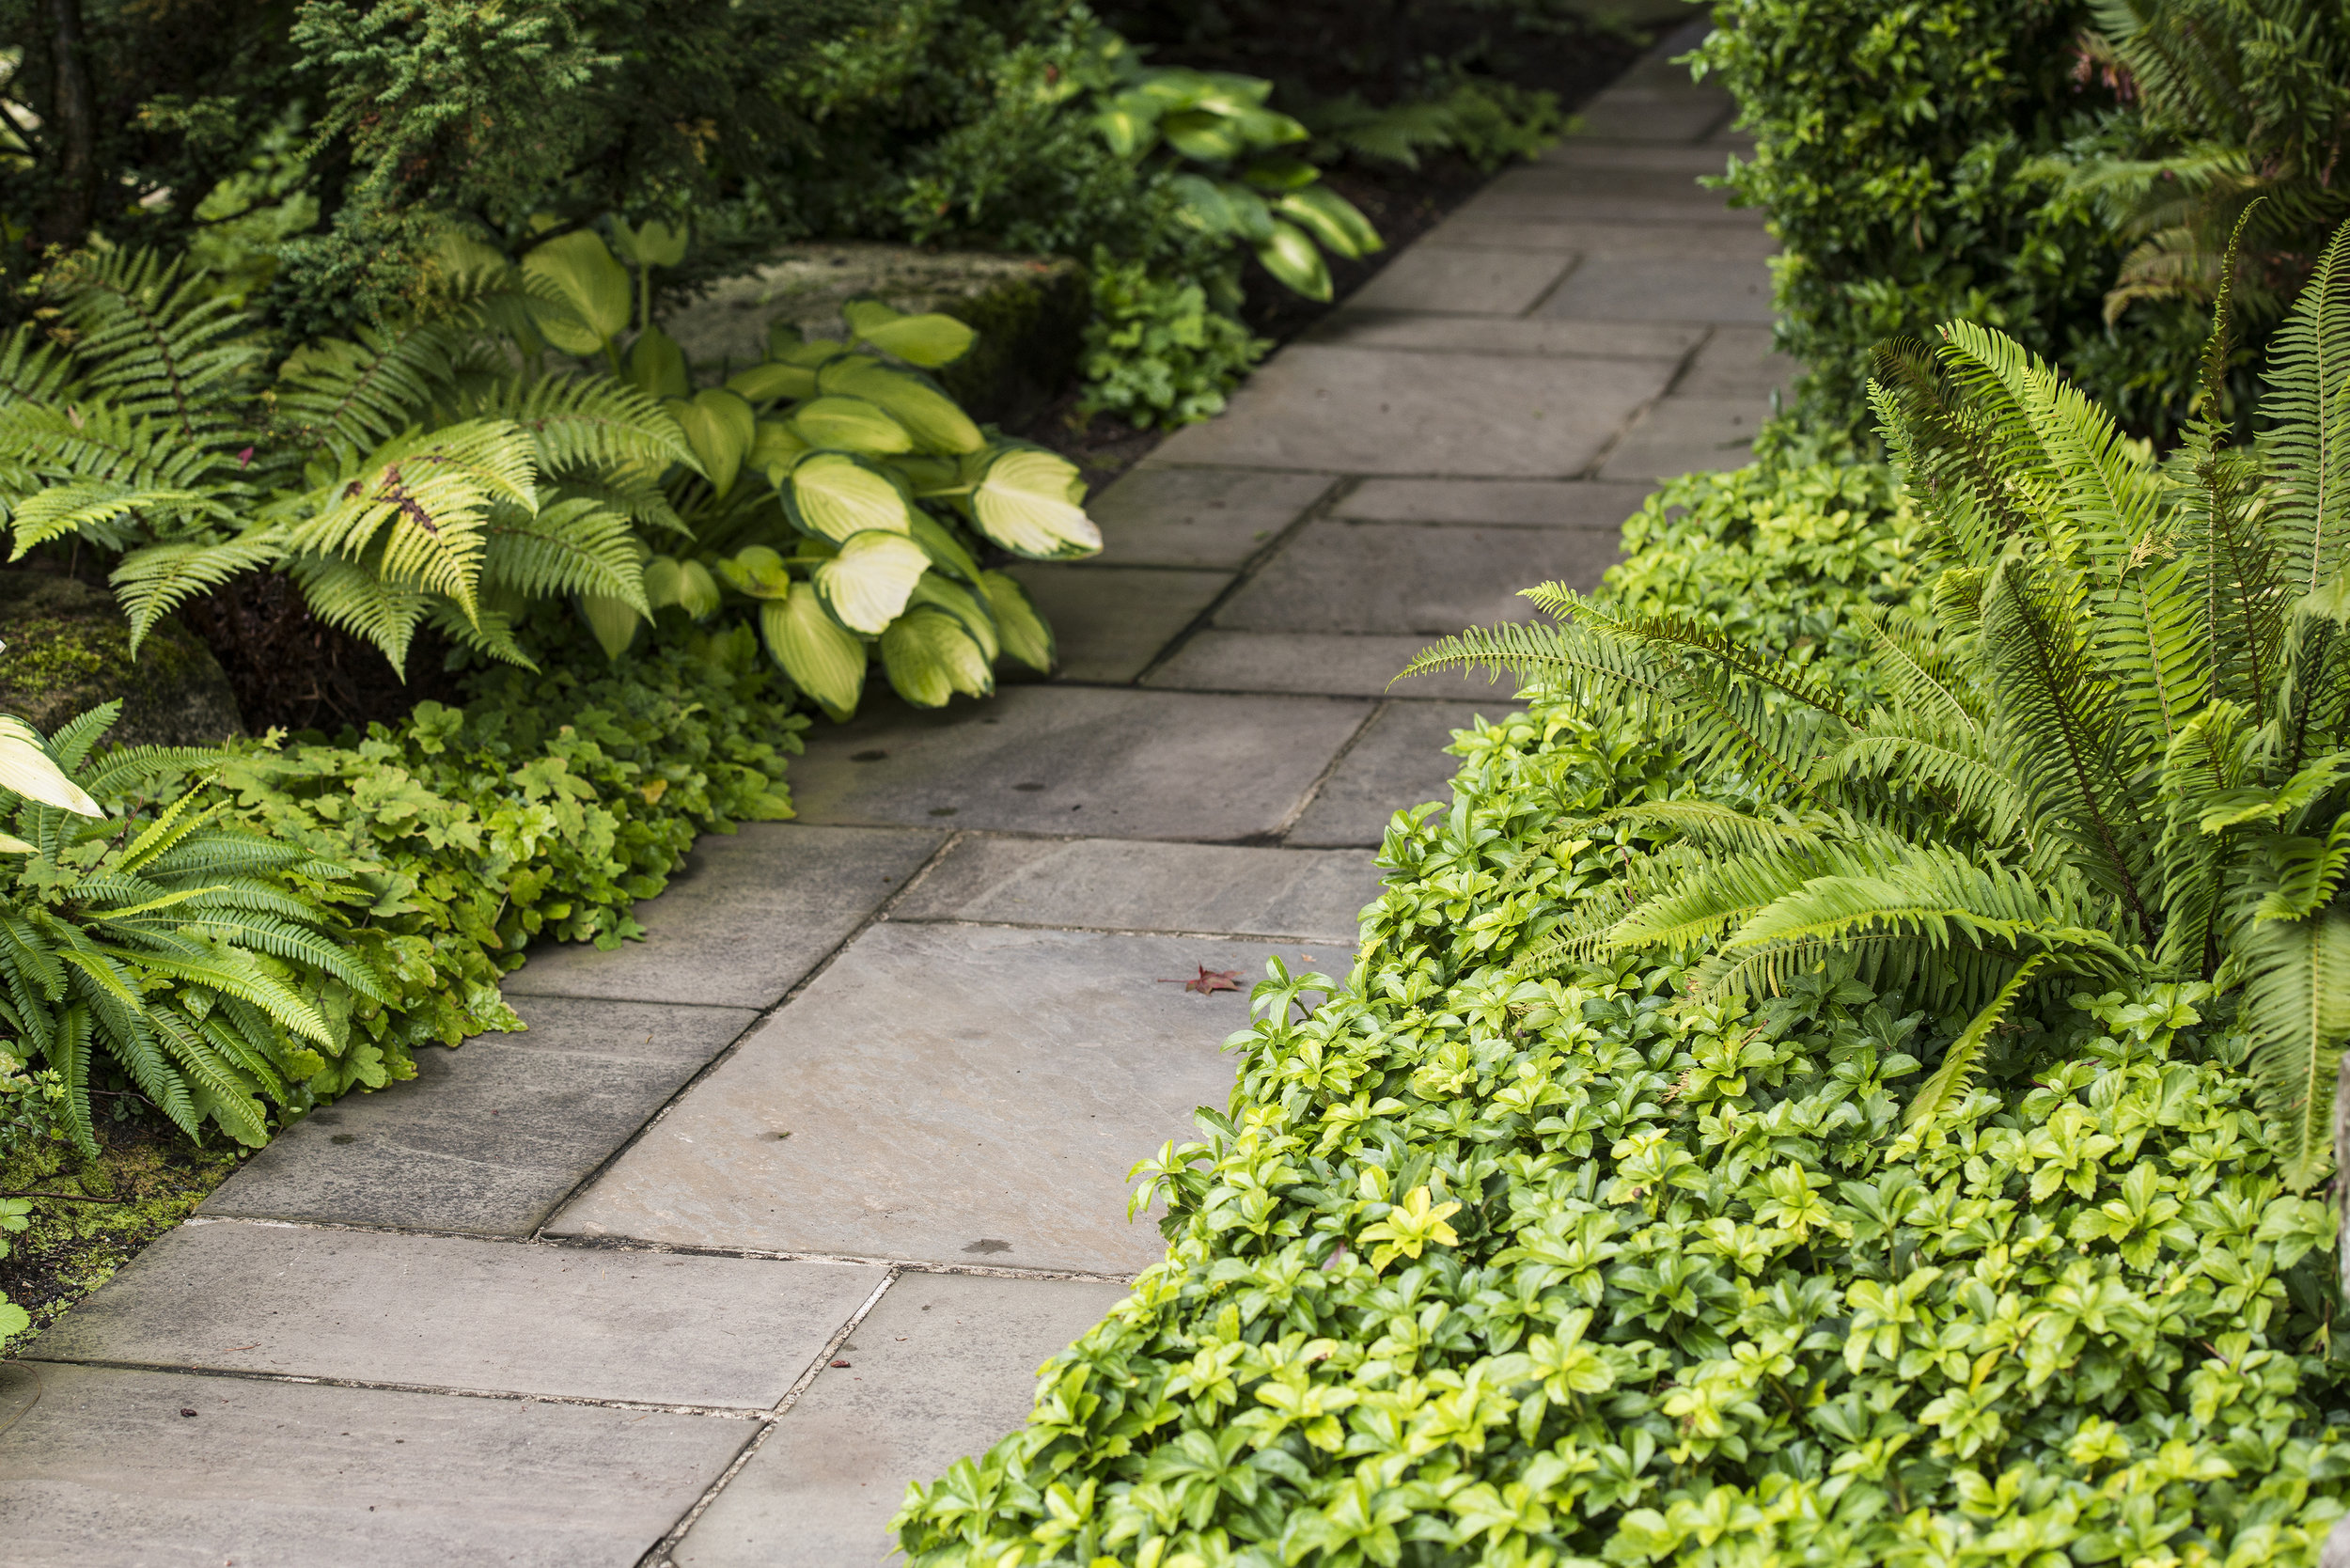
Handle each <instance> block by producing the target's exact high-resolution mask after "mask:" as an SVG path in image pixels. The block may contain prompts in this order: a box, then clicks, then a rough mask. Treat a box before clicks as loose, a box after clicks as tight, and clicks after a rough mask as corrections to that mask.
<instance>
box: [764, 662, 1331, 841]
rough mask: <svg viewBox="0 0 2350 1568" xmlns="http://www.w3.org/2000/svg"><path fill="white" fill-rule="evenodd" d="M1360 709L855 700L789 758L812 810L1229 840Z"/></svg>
mask: <svg viewBox="0 0 2350 1568" xmlns="http://www.w3.org/2000/svg"><path fill="white" fill-rule="evenodd" d="M1370 713H1371V710H1370V708H1369V707H1368V706H1367V705H1365V704H1363V703H1361V702H1355V701H1345V700H1339V699H1333V698H1302V697H1209V696H1199V695H1194V694H1191V693H1188V692H1143V691H1117V690H1112V689H1109V688H1106V687H1099V686H1058V685H1055V686H1007V687H1005V688H1003V689H1002V690H1001V691H999V692H998V693H996V695H995V697H994V698H991V699H990V700H989V702H988V703H987V705H986V706H985V707H983V708H973V707H971V706H968V705H957V706H955V707H952V708H949V709H947V710H943V711H939V712H932V713H917V712H914V711H912V710H909V709H907V708H905V707H903V706H902V705H900V704H898V703H894V702H873V701H870V700H869V701H868V704H867V707H866V711H864V712H862V713H859V714H858V715H857V716H856V718H855V719H854V720H853V721H852V722H850V723H848V724H846V725H842V726H840V727H839V728H838V729H820V730H819V731H817V732H815V733H814V737H813V739H812V741H811V744H810V745H809V746H808V748H807V755H806V756H805V757H802V758H799V759H797V760H794V761H793V762H792V764H791V794H792V799H793V800H794V801H795V802H796V803H797V804H798V807H799V810H800V815H801V817H802V818H803V819H804V820H807V821H812V822H866V823H906V824H908V825H913V824H916V823H931V824H937V823H951V825H953V826H956V827H970V828H979V829H982V830H986V831H994V832H1004V833H1052V834H1067V833H1086V834H1090V835H1093V836H1095V837H1098V838H1120V839H1202V840H1206V841H1209V842H1229V841H1230V840H1233V839H1250V838H1256V837H1259V836H1261V835H1263V834H1268V833H1272V832H1275V831H1276V830H1277V829H1278V828H1279V827H1280V826H1281V824H1282V823H1286V822H1288V821H1289V819H1290V816H1291V813H1292V812H1293V811H1294V810H1295V809H1296V807H1297V803H1298V802H1299V801H1301V800H1303V799H1304V798H1305V796H1306V792H1307V791H1308V790H1309V789H1310V788H1311V787H1312V785H1313V781H1314V780H1315V779H1316V778H1318V777H1319V776H1321V774H1322V770H1323V768H1324V765H1325V764H1327V763H1328V761H1329V760H1330V759H1331V758H1333V757H1335V756H1337V755H1338V753H1339V749H1340V747H1341V746H1343V745H1345V744H1346V742H1347V740H1348V739H1349V738H1350V737H1352V736H1353V734H1354V733H1355V729H1357V728H1359V727H1360V726H1361V724H1362V722H1363V720H1364V719H1365V718H1367V717H1369V716H1370Z"/></svg>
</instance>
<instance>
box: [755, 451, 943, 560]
mask: <svg viewBox="0 0 2350 1568" xmlns="http://www.w3.org/2000/svg"><path fill="white" fill-rule="evenodd" d="M776 491H777V493H778V494H780V495H781V496H782V497H783V512H784V515H785V516H786V517H789V518H790V519H791V525H792V526H793V527H795V528H797V529H799V530H800V531H801V532H802V533H806V534H814V535H816V536H817V537H818V538H820V539H830V540H846V539H849V538H851V537H852V536H854V535H856V534H861V533H866V532H868V531H872V530H880V531H884V532H887V533H893V534H903V533H906V532H908V531H909V530H910V529H911V528H912V527H913V526H914V518H913V508H912V507H910V506H908V505H907V503H906V498H905V494H904V493H903V492H902V491H901V490H900V489H899V488H898V486H897V485H896V483H895V482H893V481H892V480H891V479H890V478H889V476H888V475H886V474H883V473H880V472H878V471H876V470H874V469H872V468H869V467H867V466H866V465H865V464H864V463H859V462H858V461H857V460H856V459H855V458H854V457H852V456H850V455H849V454H848V453H846V452H817V453H814V454H812V455H810V456H808V457H806V458H803V459H802V460H801V461H800V462H799V463H797V464H796V465H795V466H794V467H793V468H792V470H791V473H790V474H789V475H787V476H786V477H785V478H784V480H783V482H782V483H781V484H779V485H777V486H776Z"/></svg>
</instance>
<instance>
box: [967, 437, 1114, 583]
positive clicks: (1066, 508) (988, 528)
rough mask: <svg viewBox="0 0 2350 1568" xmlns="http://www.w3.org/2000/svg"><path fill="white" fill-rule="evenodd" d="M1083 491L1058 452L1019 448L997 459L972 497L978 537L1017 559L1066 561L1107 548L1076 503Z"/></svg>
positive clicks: (983, 476)
mask: <svg viewBox="0 0 2350 1568" xmlns="http://www.w3.org/2000/svg"><path fill="white" fill-rule="evenodd" d="M1084 493H1085V492H1084V486H1083V484H1082V483H1081V482H1080V481H1079V479H1078V478H1077V469H1076V466H1075V465H1074V464H1073V463H1071V462H1070V461H1069V460H1068V459H1067V458H1064V457H1062V456H1061V455H1060V454H1059V453H1058V452H1045V451H1039V450H1037V449H1036V448H1034V447H1011V448H1010V449H1008V450H1006V451H1002V452H999V453H997V454H996V455H995V460H994V461H993V462H991V463H988V465H987V470H986V472H985V473H984V474H983V475H982V476H981V477H980V479H979V484H978V485H977V486H975V487H974V488H973V490H972V492H971V516H972V519H973V520H974V521H975V522H977V523H978V524H979V532H981V533H983V534H985V535H986V536H987V537H988V538H990V539H992V540H994V541H995V542H996V543H998V544H1000V545H1002V546H1003V547H1004V548H1005V549H1007V550H1009V551H1011V553H1012V554H1013V555H1015V556H1026V557H1028V558H1029V559H1030V560H1039V561H1050V560H1067V559H1069V558H1070V557H1074V556H1091V555H1095V554H1098V553H1099V552H1100V551H1101V548H1102V530H1101V529H1099V528H1097V527H1095V526H1094V525H1093V519H1091V518H1090V517H1088V516H1087V515H1086V514H1085V509H1084V508H1083V507H1080V506H1078V505H1077V504H1076V502H1075V501H1074V500H1073V498H1072V497H1073V496H1075V495H1081V494H1084Z"/></svg>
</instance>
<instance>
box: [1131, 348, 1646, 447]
mask: <svg viewBox="0 0 2350 1568" xmlns="http://www.w3.org/2000/svg"><path fill="white" fill-rule="evenodd" d="M1671 372H1672V367H1671V366H1670V365H1668V364H1666V363H1663V362H1661V361H1636V360H1616V361H1610V362H1608V363H1607V364H1606V365H1605V366H1604V367H1601V366H1594V365H1592V364H1590V363H1588V362H1585V361H1580V360H1560V359H1539V358H1516V359H1500V358H1495V357H1492V356H1489V355H1485V354H1475V353H1414V352H1410V351H1404V350H1387V349H1340V348H1329V347H1325V346H1324V345H1322V344H1318V343H1293V344H1291V345H1290V346H1289V347H1288V348H1287V349H1285V350H1283V351H1282V352H1281V353H1279V354H1278V355H1277V356H1276V357H1275V358H1274V359H1273V360H1272V361H1271V362H1269V363H1268V364H1266V365H1265V367H1264V368H1262V369H1261V370H1259V371H1258V372H1257V373H1256V374H1255V375H1254V376H1252V377H1251V378H1249V381H1248V383H1247V384H1246V385H1245V386H1243V387H1242V388H1241V389H1240V390H1239V391H1238V392H1236V393H1234V394H1233V396H1232V401H1231V405H1230V407H1229V408H1227V409H1226V410H1225V411H1224V412H1223V413H1222V414H1221V415H1218V416H1216V417H1215V418H1214V419H1211V420H1209V421H1207V422H1206V423H1204V424H1199V425H1191V426H1187V427H1185V428H1184V429H1183V430H1180V431H1176V432H1175V433H1174V434H1173V435H1171V436H1169V437H1168V438H1167V442H1166V444H1165V445H1164V446H1162V447H1160V448H1159V455H1160V456H1161V457H1163V458H1165V459H1166V460H1167V461H1168V462H1170V463H1225V464H1230V465H1233V466H1239V467H1261V468H1308V469H1317V470H1322V471H1324V472H1335V473H1351V474H1474V475H1496V476H1512V477H1524V478H1567V477H1569V476H1572V475H1575V474H1579V473H1580V472H1582V471H1583V470H1584V469H1585V468H1586V467H1588V466H1590V463H1591V460H1592V459H1593V458H1594V457H1596V456H1597V455H1598V453H1599V450H1600V448H1601V447H1603V446H1604V445H1606V442H1607V440H1608V438H1609V437H1610V436H1612V435H1613V434H1614V433H1615V431H1616V430H1617V428H1618V427H1619V426H1621V425H1622V423H1623V421H1624V420H1625V419H1626V418H1627V417H1629V416H1630V415H1631V414H1632V412H1633V411H1634V410H1635V409H1637V408H1638V407H1639V406H1640V405H1641V404H1642V403H1645V402H1647V401H1648V400H1650V399H1651V398H1653V397H1654V396H1655V395H1656V394H1657V393H1659V392H1661V391H1663V390H1664V387H1665V383H1666V381H1667V380H1668V379H1669V376H1670V375H1671Z"/></svg>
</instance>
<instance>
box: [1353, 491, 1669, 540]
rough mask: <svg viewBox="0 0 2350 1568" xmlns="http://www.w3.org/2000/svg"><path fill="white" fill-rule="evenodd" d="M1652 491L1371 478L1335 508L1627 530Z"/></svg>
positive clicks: (1418, 518) (1371, 514)
mask: <svg viewBox="0 0 2350 1568" xmlns="http://www.w3.org/2000/svg"><path fill="white" fill-rule="evenodd" d="M1650 489H1651V487H1650V486H1648V485H1645V484H1603V483H1600V482H1597V481H1595V480H1590V479H1365V480H1364V481H1363V482H1362V483H1361V484H1359V485H1357V486H1355V488H1354V489H1353V490H1352V491H1349V492H1348V493H1347V494H1346V496H1345V497H1344V498H1343V499H1342V500H1340V502H1339V504H1338V505H1337V506H1335V507H1333V508H1332V509H1331V513H1332V515H1333V516H1337V517H1351V518H1356V519H1359V520H1361V521H1363V522H1369V523H1515V524H1525V525H1536V526H1544V527H1557V528H1610V529H1613V528H1621V527H1622V525H1623V520H1624V519H1625V518H1627V517H1630V516H1631V515H1632V514H1633V513H1634V512H1636V511H1638V510H1640V503H1641V502H1642V501H1643V500H1645V499H1646V498H1647V496H1648V493H1649V491H1650Z"/></svg>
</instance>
